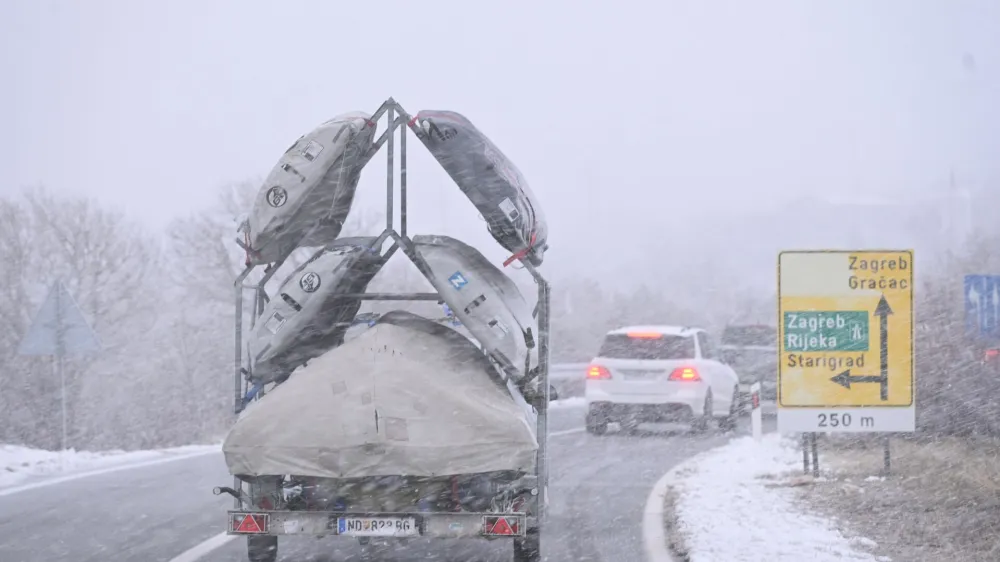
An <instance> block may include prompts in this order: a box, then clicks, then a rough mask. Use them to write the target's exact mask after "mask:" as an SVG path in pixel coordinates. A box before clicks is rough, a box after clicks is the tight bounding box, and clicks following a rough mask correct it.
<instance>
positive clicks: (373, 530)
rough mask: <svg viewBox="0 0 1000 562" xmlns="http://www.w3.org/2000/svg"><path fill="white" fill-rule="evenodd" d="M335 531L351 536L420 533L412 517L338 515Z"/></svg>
mask: <svg viewBox="0 0 1000 562" xmlns="http://www.w3.org/2000/svg"><path fill="white" fill-rule="evenodd" d="M337 533H338V534H340V535H347V536H351V537H415V536H418V535H419V534H420V532H419V531H418V530H417V524H416V522H415V521H414V520H413V518H412V517H339V518H337Z"/></svg>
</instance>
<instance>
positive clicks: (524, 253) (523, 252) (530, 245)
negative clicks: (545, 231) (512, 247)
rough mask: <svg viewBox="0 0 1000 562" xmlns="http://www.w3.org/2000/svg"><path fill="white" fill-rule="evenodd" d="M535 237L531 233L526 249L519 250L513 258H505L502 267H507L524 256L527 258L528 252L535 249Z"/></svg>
mask: <svg viewBox="0 0 1000 562" xmlns="http://www.w3.org/2000/svg"><path fill="white" fill-rule="evenodd" d="M536 237H537V235H536V233H534V232H532V233H531V241H530V242H528V247H527V248H525V249H523V250H521V251H520V252H517V253H515V254H514V255H513V256H511V257H509V258H507V260H506V261H504V262H503V266H504V267H507V266H508V265H510V264H512V263H514V261H515V260H519V259H522V258H524V256H527V255H528V252H530V251H531V250H532V248H534V247H535V239H536Z"/></svg>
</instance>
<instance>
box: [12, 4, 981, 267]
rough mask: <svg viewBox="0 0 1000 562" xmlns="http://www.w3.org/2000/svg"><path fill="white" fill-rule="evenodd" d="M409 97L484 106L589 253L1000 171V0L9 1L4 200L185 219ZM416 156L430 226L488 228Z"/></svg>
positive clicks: (155, 222) (580, 249)
mask: <svg viewBox="0 0 1000 562" xmlns="http://www.w3.org/2000/svg"><path fill="white" fill-rule="evenodd" d="M388 96H394V97H395V98H396V99H397V100H398V101H400V102H401V103H402V104H403V106H404V107H406V108H407V109H408V110H409V111H410V112H411V113H415V112H416V111H418V110H420V109H449V110H456V111H459V112H461V113H463V114H465V115H466V116H468V117H469V118H471V119H472V120H473V121H474V122H475V123H476V124H477V125H478V126H479V127H480V128H481V129H482V130H483V131H484V132H486V133H487V134H488V135H489V136H490V137H491V138H492V139H493V140H494V141H495V142H496V143H497V144H498V145H499V146H500V147H501V149H502V150H503V151H504V152H505V153H506V154H507V155H508V156H509V157H510V158H511V159H513V160H514V161H515V162H516V163H517V165H518V166H519V167H520V168H521V170H522V172H524V174H525V175H526V177H527V178H528V181H529V183H530V184H531V185H532V187H533V189H534V191H535V192H536V194H537V195H538V197H539V199H540V200H541V203H542V205H543V206H544V208H545V210H546V213H547V215H548V218H549V221H550V230H551V231H552V233H551V242H552V246H553V250H552V252H553V254H552V255H553V256H558V255H559V254H561V255H562V256H563V258H561V261H562V262H563V263H567V264H568V263H574V264H579V263H580V262H581V260H586V259H587V258H588V256H591V257H592V256H593V254H595V253H597V254H608V253H613V252H614V251H616V248H619V247H620V246H622V245H623V244H622V243H621V242H614V243H613V242H610V241H609V240H622V239H625V240H630V241H634V240H639V239H642V240H649V239H657V238H664V237H676V236H677V235H678V233H680V234H681V235H682V236H683V233H684V232H685V228H697V227H699V226H703V225H704V224H706V221H710V219H708V218H705V215H706V211H707V210H713V211H719V212H724V213H739V212H749V211H751V210H754V209H756V208H762V207H766V206H773V205H774V204H780V203H782V202H785V201H789V200H791V199H792V198H797V197H802V196H806V195H816V194H820V195H821V194H824V193H837V194H838V195H840V196H841V197H840V198H843V197H844V196H846V197H848V198H850V197H852V196H854V195H858V194H864V195H866V196H870V195H872V194H879V193H896V194H898V193H904V192H912V191H916V190H926V189H929V188H930V187H933V186H936V185H940V184H941V183H942V182H946V180H947V178H948V175H949V173H950V172H951V171H955V173H956V175H957V176H958V177H959V178H962V179H964V180H967V181H974V182H983V181H988V180H996V179H997V178H1000V173H998V171H1000V170H998V166H1000V164H998V159H997V157H996V155H997V153H998V148H1000V142H998V139H1000V101H998V100H1000V2H998V1H996V0H981V1H963V0H945V1H939V0H894V1H889V0H882V1H874V0H838V1H833V0H823V1H820V0H813V1H810V0H786V1H772V0H755V1H727V2H724V1H714V0H691V1H686V2H681V1H673V0H616V1H614V2H598V1H587V0H572V1H570V0H525V1H521V0H505V1H503V2H476V1H469V0H451V1H445V0H440V1H438V0H421V1H402V0H399V1H389V0H383V1H378V2H365V1H356V2H348V1H338V2H331V1H328V0H327V1H308V2H307V1H304V0H282V1H261V0H227V1H223V0H172V1H170V2H154V1H150V0H117V1H111V0H87V1H83V0H77V1H71V0H63V1H49V0H2V1H0V195H12V194H15V193H17V192H19V191H21V190H23V189H24V188H27V187H31V186H35V185H45V186H47V187H49V188H50V189H53V190H55V191H59V192H68V193H75V194H83V195H91V196H94V197H97V198H99V199H101V200H102V201H104V202H106V203H108V204H110V205H115V206H117V207H119V208H120V209H122V210H124V211H125V212H127V213H128V214H129V215H131V216H132V217H134V218H136V219H137V220H141V221H144V222H146V223H148V224H149V225H150V226H151V227H152V228H162V227H163V226H165V225H166V224H167V223H168V222H169V221H170V219H172V218H174V217H177V216H180V215H183V214H187V213H190V212H195V211H198V210H200V209H203V208H205V207H206V206H208V205H209V204H211V202H212V200H213V198H214V197H215V194H216V192H217V190H218V187H219V186H220V185H222V184H225V183H227V182H234V181H240V180H246V179H259V178H262V177H263V176H264V175H266V174H267V172H268V171H269V170H270V168H271V167H272V166H273V165H274V163H275V162H276V161H277V158H278V157H279V156H280V154H281V153H282V152H283V151H284V150H285V149H286V148H287V147H288V145H289V144H291V142H292V141H294V140H295V139H296V138H297V137H299V136H300V135H302V134H303V133H305V132H307V131H308V130H310V129H311V128H313V127H314V126H316V125H317V124H319V123H320V122H322V121H324V120H326V119H328V118H329V117H331V116H333V115H335V114H338V113H343V112H345V111H353V110H365V111H370V112H371V111H374V110H375V109H376V108H377V107H378V105H379V104H380V103H381V101H383V100H384V99H385V98H386V97H388ZM411 138H412V137H411ZM411 148H412V150H411V153H416V152H418V151H421V152H423V148H422V147H420V146H419V145H416V144H411ZM412 161H413V162H412V164H411V174H410V179H411V193H413V194H414V197H420V196H421V194H422V199H421V202H420V203H419V207H418V210H422V211H425V215H424V216H425V217H429V218H426V222H425V223H423V224H426V228H424V230H425V231H435V230H436V229H444V228H445V227H447V228H452V227H454V226H455V225H456V224H458V225H471V227H474V228H475V229H477V230H476V234H477V235H479V234H481V233H483V232H484V231H485V229H484V228H483V227H482V226H481V223H477V222H476V218H475V211H474V210H473V208H472V207H471V205H469V204H468V203H466V202H464V200H463V199H462V197H461V194H460V193H459V192H458V190H457V188H455V187H454V186H453V185H452V184H450V183H449V182H448V180H447V177H446V176H444V174H443V172H441V171H439V170H437V169H435V168H434V167H433V166H432V165H431V161H430V160H429V157H428V156H427V155H426V153H425V152H423V153H421V154H419V156H413V157H412ZM376 162H378V164H373V165H372V166H373V167H375V168H381V170H376V171H373V172H371V174H369V175H371V176H372V177H371V178H366V180H364V183H363V184H362V185H363V187H364V186H366V185H372V186H374V185H375V184H376V183H377V182H376V180H377V179H378V178H376V177H375V176H378V175H379V174H384V164H382V163H381V162H383V161H381V160H377V161H376ZM365 189H368V188H365ZM369 191H371V189H369ZM378 196H379V194H378V193H374V195H372V193H369V192H368V191H366V192H365V195H364V196H363V198H362V204H366V205H367V204H369V203H370V204H375V203H373V202H375V201H377V198H378ZM414 212H417V211H414ZM470 216H471V218H470ZM678 225H681V226H682V228H678ZM463 228H465V226H463ZM688 232H690V231H688ZM448 233H452V234H454V232H448ZM624 245H627V246H628V247H630V248H632V249H631V250H628V251H627V252H626V253H628V252H632V254H633V256H632V258H629V259H633V258H634V257H635V254H636V252H638V251H639V249H643V248H646V249H648V248H653V247H658V246H657V245H656V244H646V245H643V244H638V245H636V244H633V243H631V242H626V243H624ZM636 248H638V249H636ZM608 259H610V258H608ZM622 259H625V258H622ZM612 261H613V260H612ZM588 263H594V267H599V264H600V263H606V261H605V262H600V261H595V262H588Z"/></svg>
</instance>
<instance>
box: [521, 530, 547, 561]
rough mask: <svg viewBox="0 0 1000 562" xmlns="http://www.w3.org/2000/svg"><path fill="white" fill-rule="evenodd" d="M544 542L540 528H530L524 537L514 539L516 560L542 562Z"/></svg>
mask: <svg viewBox="0 0 1000 562" xmlns="http://www.w3.org/2000/svg"><path fill="white" fill-rule="evenodd" d="M541 560H542V544H541V537H540V535H539V532H538V529H528V531H527V532H526V533H525V535H524V537H523V538H520V537H519V538H516V539H514V562H541Z"/></svg>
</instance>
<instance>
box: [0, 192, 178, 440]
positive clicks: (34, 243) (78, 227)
mask: <svg viewBox="0 0 1000 562" xmlns="http://www.w3.org/2000/svg"><path fill="white" fill-rule="evenodd" d="M0 224H2V226H0V229H2V231H0V259H2V260H3V263H4V267H3V285H4V287H3V289H2V290H0V317H2V318H3V319H4V321H5V322H6V323H7V325H8V326H11V327H12V328H13V329H11V330H9V331H7V332H6V333H4V334H3V335H0V353H2V355H0V357H2V361H3V364H4V369H3V375H2V376H3V377H4V379H5V380H4V382H5V383H6V384H5V392H4V393H3V400H4V402H5V403H4V404H3V406H4V408H3V412H2V413H0V416H4V417H6V420H5V422H6V423H3V424H2V427H3V429H0V431H2V432H3V435H2V436H0V437H2V438H3V439H4V440H7V441H15V442H24V443H27V444H33V445H39V446H46V447H50V448H51V447H56V446H58V444H59V435H60V431H58V430H57V428H58V427H59V424H60V415H59V411H60V409H59V396H60V393H59V388H60V386H59V381H58V380H56V378H55V375H54V373H53V369H52V362H51V359H49V358H45V357H22V356H19V355H17V347H18V345H19V344H20V340H21V338H22V337H23V336H24V334H25V333H26V331H27V329H28V326H29V324H30V322H31V319H32V318H33V316H34V314H35V313H36V311H37V309H38V307H39V306H40V304H41V301H42V299H43V298H44V297H45V295H46V292H47V290H48V289H49V287H50V286H51V284H52V282H53V281H55V280H56V279H62V280H63V282H64V283H65V284H66V286H67V287H68V289H69V291H70V293H71V294H73V295H74V296H75V299H76V301H77V302H78V304H79V305H80V308H81V309H82V311H83V313H84V315H85V316H86V317H87V318H88V320H89V321H90V322H91V325H92V326H93V327H94V329H95V331H96V332H97V333H98V334H99V337H100V339H101V342H102V344H103V345H104V350H103V352H102V353H101V354H100V355H99V356H97V357H91V358H83V359H73V360H69V361H67V362H66V366H65V367H66V368H65V370H64V373H65V375H66V382H67V389H68V390H67V395H68V401H67V402H68V416H67V417H68V419H69V422H70V423H69V427H70V430H71V431H70V437H71V439H70V443H71V444H74V445H79V444H82V443H83V442H84V441H85V440H86V438H87V435H88V434H92V433H95V432H96V433H100V432H102V431H104V429H105V428H102V427H99V420H95V419H91V414H92V413H95V412H101V411H106V410H107V409H108V407H109V406H110V404H109V402H108V400H107V399H101V400H97V401H91V400H87V399H85V398H84V397H85V396H87V395H88V394H89V392H88V387H97V388H102V389H104V390H105V391H107V390H108V389H113V388H114V385H116V384H120V383H121V381H122V379H123V378H125V377H128V378H142V377H143V376H145V373H143V372H142V371H141V370H135V369H129V367H130V366H134V367H137V366H138V365H140V364H141V362H140V361H134V362H130V361H129V358H133V357H136V356H140V357H141V356H142V355H143V354H144V353H147V352H148V351H149V350H148V349H142V348H138V347H136V346H135V345H134V338H133V335H134V334H136V333H142V332H144V331H148V330H149V329H150V328H151V327H152V325H153V324H154V323H155V310H156V309H155V306H154V305H155V303H156V300H157V296H158V295H157V290H158V288H157V286H156V283H155V279H154V278H153V276H152V275H151V272H152V271H153V270H154V268H155V267H156V265H157V263H158V247H157V244H156V243H155V241H154V240H153V238H152V237H150V236H149V235H148V234H147V233H146V232H145V231H143V229H142V228H140V227H139V226H137V225H136V224H134V223H132V222H130V221H128V220H126V219H125V218H124V216H123V215H122V214H121V213H118V212H114V211H110V210H107V209H105V208H102V207H101V206H100V205H98V204H96V203H95V202H94V201H92V200H90V199H86V198H72V197H56V196H54V195H53V194H51V193H49V192H47V191H45V190H44V189H35V190H32V191H29V192H26V193H25V194H24V196H23V197H20V198H17V199H4V200H0ZM106 393H107V392H105V394H106ZM116 406H117V405H116ZM122 406H124V404H122ZM95 421H96V422H98V426H94V425H93V423H92V422H95Z"/></svg>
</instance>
